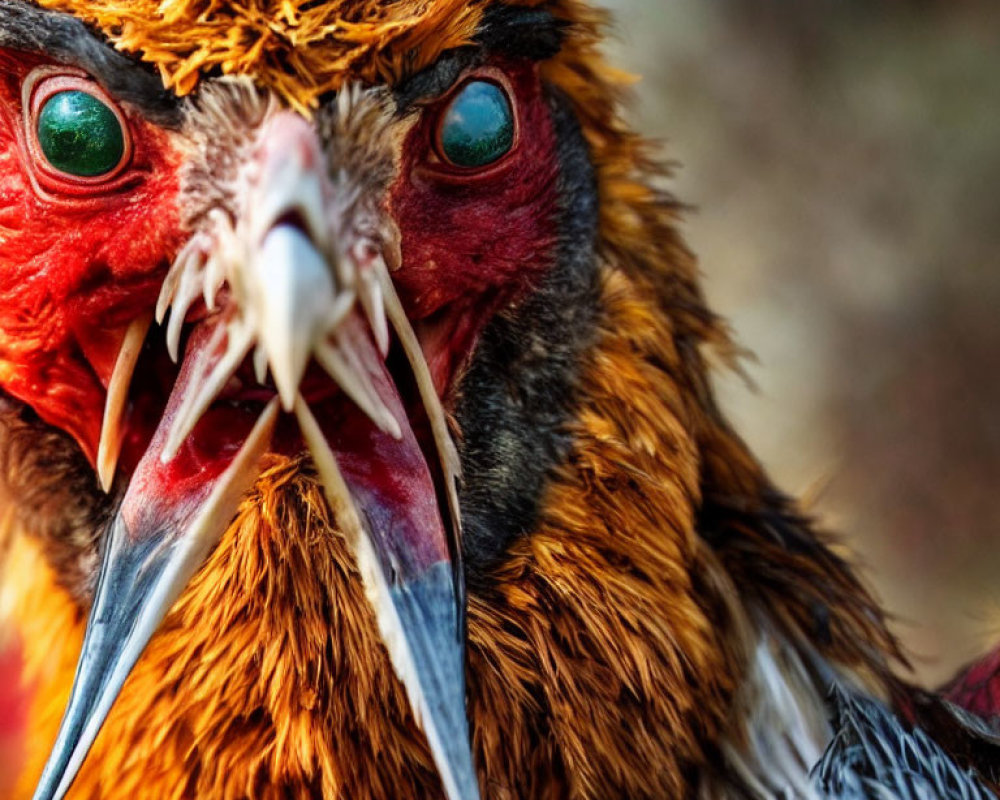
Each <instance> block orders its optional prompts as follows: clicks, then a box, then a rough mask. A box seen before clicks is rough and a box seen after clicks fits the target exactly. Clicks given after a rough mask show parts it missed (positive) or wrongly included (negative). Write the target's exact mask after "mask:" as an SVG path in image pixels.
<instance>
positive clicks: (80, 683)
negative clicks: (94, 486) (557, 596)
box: [34, 112, 478, 800]
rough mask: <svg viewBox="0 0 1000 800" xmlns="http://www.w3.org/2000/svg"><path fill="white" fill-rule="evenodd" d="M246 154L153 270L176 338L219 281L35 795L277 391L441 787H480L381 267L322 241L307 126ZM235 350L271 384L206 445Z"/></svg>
mask: <svg viewBox="0 0 1000 800" xmlns="http://www.w3.org/2000/svg"><path fill="white" fill-rule="evenodd" d="M256 166H257V169H256V172H255V174H256V175H257V176H258V177H257V179H256V183H255V184H254V185H253V187H252V189H251V193H252V197H251V198H249V199H248V203H247V208H248V211H247V213H246V219H241V220H238V221H237V222H236V223H235V225H234V226H233V227H232V228H231V229H229V230H228V232H224V233H223V234H221V235H220V236H218V237H216V238H214V239H212V240H211V241H209V240H208V239H206V238H204V237H202V238H201V239H198V237H195V239H193V240H192V244H191V246H190V247H188V248H186V249H185V251H182V253H181V255H180V256H179V257H178V260H177V262H176V263H175V267H174V269H173V270H172V271H171V274H170V275H169V276H168V278H167V281H166V282H165V285H164V293H163V295H162V296H161V303H160V307H159V309H158V312H159V314H160V316H161V318H162V316H163V313H164V312H165V311H166V310H167V308H170V313H171V319H170V324H169V326H168V341H169V342H170V343H171V348H172V349H174V351H175V352H176V350H177V349H179V348H178V344H179V341H180V330H181V323H182V322H183V321H184V317H185V316H186V312H187V308H188V307H189V306H190V305H191V303H192V302H193V300H194V298H195V297H196V296H202V295H203V296H204V297H205V298H206V302H207V304H208V306H209V308H210V309H211V308H213V307H214V305H215V300H216V294H217V292H218V290H219V288H220V287H221V286H226V287H227V288H228V292H227V294H226V295H225V300H224V301H223V305H222V308H221V309H220V310H219V311H218V313H216V314H215V315H212V316H209V317H208V318H207V319H205V320H204V321H202V322H200V323H198V324H197V326H196V327H194V329H193V330H191V332H190V334H189V335H188V339H187V344H186V348H185V352H184V357H183V362H182V364H181V369H180V373H179V376H178V379H177V382H176V384H175V386H174V389H173V391H172V393H171V395H170V398H169V400H168V402H167V407H166V411H165V412H164V415H163V418H162V420H161V422H160V424H159V427H158V428H157V430H156V432H155V433H154V435H153V438H152V440H151V443H150V445H149V448H148V449H147V451H146V452H145V454H144V455H143V457H142V459H141V461H140V463H139V465H138V467H137V468H136V469H135V471H134V473H133V474H132V476H131V477H130V480H129V484H128V486H127V488H126V490H125V494H124V497H123V499H122V501H121V505H120V506H119V508H118V511H117V513H116V514H115V516H114V519H113V520H112V522H111V523H110V526H109V528H108V530H107V532H106V534H105V541H104V549H103V554H102V564H101V570H100V574H99V578H98V582H97V588H96V594H95V598H94V604H93V608H92V611H91V615H90V619H89V621H88V623H87V629H86V633H85V637H84V642H83V649H82V652H81V654H80V659H79V662H78V666H77V672H76V676H75V679H74V683H73V688H72V691H71V694H70V700H69V704H68V707H67V709H66V712H65V715H64V717H63V720H62V724H61V727H60V730H59V734H58V737H57V739H56V743H55V745H54V747H53V750H52V752H51V755H50V756H49V760H48V762H47V764H46V766H45V769H44V772H43V774H42V777H41V780H40V782H39V784H38V788H37V789H36V792H35V795H34V797H35V800H60V798H62V797H63V796H64V795H65V794H66V792H67V791H68V790H69V788H70V786H71V785H72V782H73V780H74V778H75V776H76V775H77V772H78V771H79V769H80V767H81V766H82V764H83V761H84V759H85V757H86V755H87V753H88V751H89V749H90V747H91V746H92V745H93V743H94V740H95V739H96V737H97V734H98V732H99V731H100V729H101V726H102V724H103V722H104V720H105V718H106V717H107V714H108V712H109V711H110V709H111V706H112V704H113V703H114V701H115V698H116V697H117V696H118V693H119V692H120V690H121V688H122V685H123V684H124V682H125V680H126V678H127V677H128V675H129V673H130V672H131V670H132V668H133V667H134V665H135V663H136V662H137V660H138V659H139V658H140V656H141V654H142V652H143V650H144V649H145V647H146V645H147V643H148V642H149V640H150V638H151V637H152V635H153V634H154V633H155V631H156V629H157V627H158V625H159V624H160V622H161V621H162V619H163V618H164V616H165V615H166V614H167V612H168V611H169V610H170V608H171V606H172V605H173V603H174V601H175V600H176V599H177V597H178V596H179V595H180V593H181V592H182V591H183V589H184V588H185V586H186V585H187V583H188V582H189V580H190V579H191V578H192V576H193V575H194V574H195V572H196V571H197V570H198V569H199V568H200V566H201V565H202V563H203V562H204V560H205V558H206V557H207V555H208V553H209V552H210V551H211V549H212V548H213V547H214V546H215V544H216V543H217V542H218V540H219V538H220V537H221V535H222V533H223V532H224V531H225V529H226V527H227V526H228V524H229V522H230V520H231V519H232V517H233V516H234V514H235V512H236V509H237V506H238V504H239V502H240V500H241V499H242V497H243V495H244V494H245V492H246V491H247V490H248V489H249V488H250V487H251V486H252V484H253V482H254V480H255V479H256V477H257V475H258V472H259V461H260V458H261V456H262V455H263V454H264V453H265V452H267V450H268V448H269V446H270V444H271V438H272V433H273V431H274V428H275V421H276V419H277V416H278V414H279V413H280V411H279V406H280V407H281V408H282V409H284V410H285V411H286V412H289V413H292V414H294V415H295V417H296V418H297V420H298V423H299V428H300V430H301V433H302V438H303V440H304V442H305V443H306V445H307V446H308V448H309V449H310V451H311V452H312V455H313V460H314V462H315V464H316V467H317V470H318V472H319V475H320V478H321V479H322V481H323V484H324V487H325V489H326V493H327V497H328V499H329V501H330V505H331V508H332V510H333V512H334V516H335V518H336V521H337V523H338V526H339V527H340V529H341V531H342V532H343V533H344V535H345V538H346V539H347V542H348V544H349V546H350V547H351V549H352V551H353V554H354V556H355V558H356V561H357V566H358V571H359V573H360V575H361V577H362V580H363V581H364V584H365V589H366V596H367V597H368V598H369V600H370V602H371V604H372V607H373V609H374V611H375V617H376V620H377V622H378V626H379V630H380V633H381V634H382V638H383V641H384V643H385V645H386V648H387V650H388V652H389V655H390V659H391V661H392V664H393V667H394V669H395V671H396V674H397V675H398V677H399V678H400V680H401V681H402V683H403V685H404V686H405V688H406V691H407V694H408V697H409V699H410V703H411V706H412V707H413V710H414V715H415V717H416V719H417V721H418V723H419V724H420V725H421V726H422V728H423V730H424V731H425V733H426V735H427V739H428V743H429V745H430V748H431V751H432V754H433V757H434V759H435V763H436V764H437V767H438V771H439V773H440V776H441V780H442V784H443V786H444V789H445V794H446V795H447V797H448V798H449V800H474V799H475V798H478V784H477V779H476V774H475V771H474V769H473V764H472V756H471V751H470V747H469V733H468V722H467V719H466V715H465V684H464V660H463V626H462V614H463V608H462V583H461V569H460V564H459V563H458V560H457V559H458V558H459V555H458V553H459V548H458V544H457V536H458V504H457V500H456V498H455V480H456V475H457V456H456V454H455V451H454V449H453V445H452V443H451V440H450V438H449V437H448V434H447V428H446V425H445V419H444V413H443V411H442V409H441V406H440V402H439V400H438V397H437V394H436V392H435V390H434V388H433V384H432V382H431V379H430V376H429V374H428V371H427V367H426V364H425V363H424V361H423V358H422V355H421V353H420V348H419V344H418V343H417V340H416V337H415V335H414V334H413V331H412V329H411V328H410V326H409V323H408V321H407V319H406V317H405V314H404V313H403V311H402V307H401V305H400V303H399V300H398V298H397V297H396V295H395V291H394V289H393V285H392V282H391V280H390V279H389V276H388V272H387V270H386V268H385V264H384V262H383V261H381V259H376V260H375V261H374V262H373V263H366V264H365V265H359V264H357V263H354V262H352V260H351V258H350V256H349V254H345V252H344V251H343V248H339V244H340V243H339V242H338V235H339V234H338V230H339V229H338V222H339V221H338V220H337V219H336V218H335V217H333V213H334V212H332V211H331V208H332V207H333V206H334V204H333V203H331V193H332V192H334V191H335V188H334V187H333V186H332V185H331V183H330V181H329V179H328V176H327V175H326V168H325V162H324V159H323V157H322V151H321V148H320V145H319V142H318V140H317V137H316V134H315V133H314V132H313V129H312V128H311V127H310V126H309V125H308V124H307V123H306V121H305V120H303V119H301V118H299V117H297V116H294V115H293V114H291V113H290V112H275V113H273V114H272V115H271V117H270V119H269V120H268V121H267V122H266V123H265V125H264V128H263V130H262V132H261V134H260V146H259V163H258V164H257V165H256ZM290 219H291V220H294V224H289V223H288V220H290ZM362 266H363V269H362ZM390 324H391V326H392V330H393V331H394V333H395V335H396V339H397V341H398V342H399V344H400V345H401V347H402V349H403V350H404V351H405V352H406V354H407V356H408V357H409V361H410V366H411V369H412V371H413V377H414V379H415V380H414V382H415V384H416V385H417V386H418V388H419V390H420V395H421V399H422V400H423V406H424V410H425V412H426V414H427V418H428V421H429V423H430V427H431V429H432V431H433V434H434V441H435V445H436V448H437V451H438V458H439V459H440V464H439V465H436V466H435V467H434V469H433V471H434V472H435V473H437V474H443V476H444V483H445V484H446V485H445V487H444V489H445V491H444V494H445V496H446V497H447V500H448V507H447V509H446V513H444V514H442V510H441V509H440V508H439V507H438V503H437V499H436V497H437V493H436V491H435V489H434V484H433V478H432V475H431V472H432V470H431V467H430V466H429V465H428V464H427V463H426V462H425V460H424V458H423V456H422V455H421V450H420V447H419V445H418V444H417V441H416V438H415V435H414V433H413V431H412V429H411V428H410V426H409V424H408V422H407V418H406V412H405V410H404V405H403V403H402V400H401V398H400V396H399V394H398V391H397V390H396V387H395V384H394V381H393V379H392V376H391V375H390V374H389V372H388V370H387V368H386V366H385V363H384V356H385V353H386V351H387V349H388V344H389V325H390ZM251 353H252V355H251ZM248 358H252V359H253V362H254V365H255V367H256V370H257V374H258V376H259V377H260V379H261V380H263V377H264V376H265V375H266V373H267V372H268V371H270V373H271V375H272V377H273V380H274V384H275V387H276V390H277V392H276V394H277V396H276V397H275V398H274V399H272V400H271V401H270V402H269V403H267V404H266V405H265V406H264V407H263V409H262V410H260V412H259V414H256V413H255V414H253V415H248V414H247V413H246V412H245V411H243V412H242V413H239V414H235V416H234V418H233V419H229V418H228V417H227V420H228V422H227V425H229V426H235V430H234V431H230V433H229V434H228V438H227V440H226V443H225V444H224V445H219V444H218V441H217V438H218V437H217V434H216V437H215V438H214V439H213V438H212V437H211V436H210V435H209V429H211V428H212V426H213V419H212V418H211V416H209V418H207V419H206V418H205V415H206V412H207V411H208V410H209V409H210V408H212V409H214V408H216V407H217V406H218V403H219V400H218V395H219V392H220V391H221V390H222V388H223V386H224V385H226V383H227V382H228V381H229V379H230V378H231V377H232V376H233V374H234V372H235V371H236V370H237V369H238V368H240V366H241V365H242V364H243V363H244V362H245V361H246V360H247V359H248ZM125 360H126V361H128V359H125ZM312 361H315V362H316V363H317V364H319V366H320V367H321V368H322V369H324V370H325V371H326V372H327V374H328V375H329V376H330V378H331V379H332V380H333V381H334V382H335V383H336V384H337V385H338V386H339V388H340V390H341V392H342V394H343V396H346V397H349V398H350V399H351V400H352V401H353V402H354V403H355V406H356V409H360V411H361V412H363V416H361V417H360V419H362V420H363V424H362V423H359V422H358V421H357V419H355V420H354V421H353V422H350V423H346V424H345V423H343V422H342V423H341V424H340V425H339V427H338V426H336V425H335V426H333V427H331V424H330V422H329V421H328V420H325V419H324V418H323V416H322V415H317V414H315V413H314V410H313V409H312V408H311V407H310V403H309V401H308V400H307V398H306V397H304V396H303V393H302V391H301V383H302V379H303V375H304V374H305V372H306V369H307V367H308V365H309V363H310V362H312ZM133 366H134V362H133ZM111 406H116V404H114V403H109V407H111ZM106 424H114V425H117V421H114V420H113V421H112V422H111V423H106ZM361 427H363V428H364V429H365V435H364V436H362V437H359V436H358V435H356V430H357V429H358V428H361ZM345 428H351V429H350V430H347V429H345ZM362 440H363V441H362ZM212 448H215V449H212ZM365 448H367V449H365ZM362 456H363V457H367V458H370V459H374V458H380V459H383V460H384V461H386V463H387V464H388V465H389V466H390V467H391V469H392V471H393V480H392V481H389V482H387V483H386V484H385V485H381V484H372V483H366V480H367V479H366V477H365V475H364V474H363V473H364V470H359V469H358V466H357V462H358V460H359V458H360V457H362ZM103 463H104V464H105V466H104V469H105V470H107V469H108V467H107V463H108V462H107V460H105V462H103ZM111 469H112V470H113V461H112V467H111ZM102 478H104V479H106V480H107V478H106V476H105V475H103V474H102Z"/></svg>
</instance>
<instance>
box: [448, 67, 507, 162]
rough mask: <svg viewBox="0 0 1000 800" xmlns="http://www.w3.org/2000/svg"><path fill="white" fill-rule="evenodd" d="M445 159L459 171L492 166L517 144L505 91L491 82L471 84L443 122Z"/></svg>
mask: <svg viewBox="0 0 1000 800" xmlns="http://www.w3.org/2000/svg"><path fill="white" fill-rule="evenodd" d="M440 136H441V151H442V155H443V156H444V157H445V158H446V159H447V160H448V161H450V162H451V163H452V164H454V165H455V166H458V167H465V168H474V167H485V166H486V165H487V164H492V163H493V162H494V161H496V160H498V159H499V158H500V157H501V156H503V155H505V154H506V153H507V152H509V151H510V148H511V147H512V146H513V144H514V114H513V112H512V111H511V107H510V101H509V100H508V99H507V95H506V94H505V93H504V91H503V90H502V89H501V88H500V87H499V86H497V85H496V84H494V83H489V82H488V81H470V82H469V83H467V84H466V85H465V87H463V88H462V89H461V91H459V93H458V94H457V95H456V96H455V99H454V100H452V101H451V105H450V106H449V107H448V110H447V111H446V112H445V115H444V118H443V120H442V122H441V131H440Z"/></svg>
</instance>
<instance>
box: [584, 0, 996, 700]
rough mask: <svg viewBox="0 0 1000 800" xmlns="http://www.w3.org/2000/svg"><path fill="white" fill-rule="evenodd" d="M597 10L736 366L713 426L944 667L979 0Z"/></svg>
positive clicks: (964, 640) (955, 578)
mask: <svg viewBox="0 0 1000 800" xmlns="http://www.w3.org/2000/svg"><path fill="white" fill-rule="evenodd" d="M603 4H604V5H606V6H607V7H609V8H610V9H611V10H612V11H613V12H614V14H615V17H616V20H617V25H616V34H617V38H616V41H614V42H613V43H612V44H611V45H609V51H610V54H611V56H612V57H613V59H614V61H615V62H616V63H618V64H621V65H624V66H625V67H626V68H628V69H630V70H631V71H633V72H635V73H637V74H639V75H641V76H642V77H643V80H642V82H641V83H640V84H638V86H637V87H636V96H635V102H634V104H633V113H632V117H633V119H634V122H635V124H636V126H637V127H638V128H639V129H640V130H642V131H643V132H645V133H646V134H648V135H650V136H652V137H654V138H658V139H661V140H663V141H664V143H665V147H664V153H665V154H666V156H667V157H668V158H670V159H672V160H676V161H677V162H678V163H679V165H680V166H679V167H678V169H677V172H676V174H675V176H674V179H673V180H671V181H670V183H669V188H670V190H671V191H672V192H673V193H674V194H675V195H677V196H678V197H679V198H680V199H682V200H683V201H685V202H687V203H690V204H692V205H693V206H694V207H695V209H694V211H693V212H692V213H691V215H690V216H689V219H688V223H687V228H686V234H687V236H688V240H689V242H690V244H691V246H692V248H693V249H694V251H695V252H696V253H698V254H699V256H700V258H701V266H702V271H703V273H704V276H705V285H706V289H707V293H708V296H709V298H710V301H711V303H712V305H713V307H714V308H715V310H716V311H718V312H720V313H722V314H723V315H725V316H726V317H728V318H729V320H730V321H731V322H732V325H733V327H734V329H735V331H736V334H737V337H738V339H739V340H740V342H741V343H742V344H743V345H744V346H746V347H747V348H749V349H750V350H751V351H753V352H754V353H755V354H756V356H757V361H756V362H751V363H748V364H747V370H748V372H749V374H750V377H751V378H752V380H753V382H755V383H756V385H757V389H756V391H751V390H749V389H748V388H747V386H746V384H745V383H744V382H742V381H741V380H740V379H739V378H737V377H735V376H731V375H730V376H720V379H719V382H718V383H719V390H720V393H721V395H722V397H723V401H724V405H725V407H726V408H727V410H728V413H729V415H730V417H731V418H732V419H733V420H734V422H735V423H736V425H737V427H738V428H739V429H740V430H741V431H742V432H743V434H744V435H745V436H746V438H747V439H748V440H749V442H750V444H751V446H752V447H753V448H754V449H755V451H756V452H757V454H758V455H759V456H760V457H762V459H763V460H764V462H765V463H766V464H767V466H768V467H769V468H770V470H771V472H772V474H773V475H774V476H775V478H776V479H777V481H778V482H779V484H780V485H782V486H783V487H784V488H785V489H786V490H788V491H791V492H793V493H795V494H797V495H799V496H801V497H803V498H804V499H805V502H806V505H807V507H808V508H809V509H810V510H811V511H812V512H813V513H815V514H817V515H819V516H820V518H821V519H822V521H823V524H824V526H825V527H827V528H829V529H832V530H835V531H837V532H839V533H841V534H842V535H843V536H844V538H845V540H846V541H847V543H848V544H849V546H850V547H851V548H852V549H853V550H854V551H855V553H856V554H857V561H858V562H860V563H861V564H862V566H863V567H864V569H865V572H866V575H867V577H868V579H869V583H870V584H872V585H873V586H874V587H875V590H876V593H877V594H878V595H879V596H880V598H881V599H882V601H883V602H884V603H885V605H886V606H887V607H888V608H889V610H890V611H891V612H892V613H893V614H894V615H895V621H894V628H895V631H896V632H897V633H898V634H899V635H900V636H901V637H902V639H903V640H904V642H905V643H906V644H907V646H908V648H909V649H910V651H911V653H912V654H913V656H914V660H915V666H916V668H917V672H918V674H919V675H920V677H921V678H923V679H924V680H927V681H931V682H934V681H939V680H942V679H944V678H946V677H948V676H950V675H951V673H952V672H953V671H954V670H955V669H956V668H957V667H958V666H959V665H960V664H961V663H963V662H964V661H966V660H968V659H970V658H971V657H973V656H975V655H977V653H979V652H980V651H981V650H982V649H983V648H984V647H985V646H986V644H987V643H990V642H992V643H993V644H995V643H996V641H997V640H1000V580H998V577H1000V5H998V4H997V3H996V2H995V0H983V2H972V1H971V0H966V2H957V1H956V0H950V1H949V0H941V1H940V2H935V1H934V0H924V1H923V2H919V1H918V0H895V2H893V1H892V0H856V2H850V0H796V2H795V3H788V2H783V1H782V0H715V1H714V2H705V0H603Z"/></svg>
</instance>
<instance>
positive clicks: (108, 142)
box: [38, 90, 125, 178]
mask: <svg viewBox="0 0 1000 800" xmlns="http://www.w3.org/2000/svg"><path fill="white" fill-rule="evenodd" d="M38 144H39V146H40V147H41V150H42V154H43V155H44V156H45V158H46V159H47V160H48V162H49V163H50V164H51V165H52V166H53V167H54V168H55V169H57V170H59V171H61V172H66V173H68V174H70V175H76V176H78V177H81V178H94V177H98V176H100V175H104V174H106V173H108V172H111V170H113V169H114V168H115V167H117V166H118V164H119V163H120V162H121V160H122V157H123V156H124V155H125V135H124V133H123V132H122V126H121V122H120V121H119V119H118V117H117V116H116V115H115V112H114V111H112V110H111V109H110V108H108V106H107V105H106V104H105V103H103V102H101V101H100V100H99V99H97V98H96V97H94V96H93V95H92V94H88V93H87V92H82V91H77V90H71V91H64V92H57V93H56V94H54V95H52V97H50V98H49V99H48V100H46V101H45V104H44V105H43V106H42V109H41V111H40V112H39V114H38Z"/></svg>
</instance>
